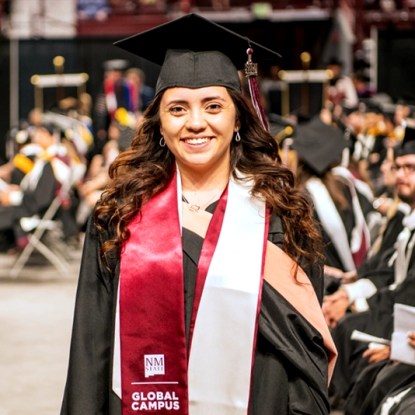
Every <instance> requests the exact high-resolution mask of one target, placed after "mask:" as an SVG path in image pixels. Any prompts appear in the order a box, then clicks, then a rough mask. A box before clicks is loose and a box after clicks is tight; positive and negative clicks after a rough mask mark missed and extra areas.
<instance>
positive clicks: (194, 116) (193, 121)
mask: <svg viewBox="0 0 415 415" xmlns="http://www.w3.org/2000/svg"><path fill="white" fill-rule="evenodd" d="M186 126H187V128H188V129H191V130H201V129H204V128H205V127H206V119H205V117H204V114H203V112H202V111H200V110H192V111H190V112H189V116H188V118H187V122H186Z"/></svg>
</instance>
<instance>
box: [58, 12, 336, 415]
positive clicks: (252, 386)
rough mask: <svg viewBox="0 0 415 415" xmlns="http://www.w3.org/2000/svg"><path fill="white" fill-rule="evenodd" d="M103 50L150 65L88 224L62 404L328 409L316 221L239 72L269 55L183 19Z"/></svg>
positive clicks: (89, 410) (264, 413) (104, 408)
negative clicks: (153, 70)
mask: <svg viewBox="0 0 415 415" xmlns="http://www.w3.org/2000/svg"><path fill="white" fill-rule="evenodd" d="M117 45H119V46H120V47H122V48H124V49H126V50H128V51H131V52H133V53H136V54H139V55H140V56H142V57H144V58H147V59H149V60H151V61H153V62H154V63H158V64H162V67H161V72H160V75H159V79H158V83H157V88H156V96H155V99H154V101H153V102H152V103H151V105H150V106H149V107H148V109H147V111H146V112H145V114H144V118H143V121H142V123H141V124H140V126H139V127H138V129H137V131H136V135H135V137H134V139H133V141H132V144H131V147H130V148H128V149H126V150H124V151H123V152H122V153H120V155H119V156H118V157H117V158H116V159H115V161H114V162H113V164H112V165H111V167H110V170H109V175H110V182H109V184H108V186H107V187H106V189H105V190H104V192H103V194H102V197H101V199H100V201H99V202H98V205H97V206H96V208H95V210H94V213H93V216H91V218H90V220H89V222H88V227H87V230H86V235H85V243H84V253H83V258H82V264H81V271H80V276H79V285H78V290H77V298H76V306H75V317H74V326H73V333H72V342H71V349H70V358H69V371H68V377H67V383H66V388H65V394H64V400H63V404H62V409H61V414H62V415H66V414H71V415H73V414H80V415H81V414H85V415H89V414H101V415H120V414H121V413H123V414H127V413H133V412H135V411H139V412H140V413H144V412H146V411H147V410H148V409H151V410H152V412H154V413H157V414H158V415H167V414H180V415H187V414H190V413H191V414H192V415H197V414H212V415H213V414H220V415H227V414H229V415H230V414H233V415H234V414H241V415H242V414H248V413H249V414H251V415H275V414H278V415H288V414H293V413H307V414H314V415H323V414H324V415H327V414H329V411H330V409H329V403H328V384H329V380H330V373H331V370H332V365H333V363H334V362H335V354H336V352H335V350H334V349H333V348H332V343H331V337H330V333H329V331H328V328H327V324H326V323H325V321H324V317H323V314H322V311H321V306H320V303H319V299H321V297H322V292H323V279H322V264H321V251H320V246H319V242H321V241H320V235H319V232H318V227H317V225H316V223H315V221H314V219H313V216H312V208H311V205H310V203H309V201H308V200H307V199H306V198H304V195H303V194H302V193H301V192H299V191H297V190H296V189H295V187H294V177H293V173H292V172H291V171H290V170H289V169H287V168H286V167H284V166H282V164H281V162H280V158H279V150H278V146H277V143H276V141H275V140H274V138H273V137H272V135H271V134H270V133H269V132H268V131H267V129H266V128H264V127H265V126H266V125H265V124H264V123H263V121H264V119H263V118H262V116H261V115H262V114H261V113H260V112H259V113H258V114H257V113H256V112H255V111H254V110H253V105H252V103H251V102H249V101H248V99H247V97H246V96H245V95H244V94H243V93H242V88H241V83H240V79H239V75H238V73H237V68H238V69H239V68H243V66H244V64H245V63H246V62H247V60H248V59H249V57H250V55H251V53H249V55H248V56H247V55H246V51H247V49H248V48H253V53H254V54H253V56H254V57H255V56H258V57H259V58H260V59H261V58H262V59H266V58H270V59H274V58H276V56H277V55H276V54H275V52H272V51H270V50H268V49H266V48H264V47H262V46H261V45H259V44H256V43H254V42H251V41H249V40H248V39H247V38H245V37H242V36H239V35H238V34H236V33H234V32H232V31H229V30H228V29H225V28H223V27H222V26H220V25H217V24H215V23H213V22H211V21H209V20H206V19H204V18H203V17H201V16H198V15H194V14H190V15H185V16H183V17H181V18H179V19H176V20H173V21H172V22H169V23H166V24H164V25H161V26H157V27H156V28H154V29H151V30H148V31H146V32H143V33H140V34H138V35H135V36H132V37H130V38H128V39H125V40H123V41H120V42H118V43H117ZM248 50H249V51H250V52H252V50H250V49H248ZM163 62H164V63H163ZM248 69H252V62H250V63H249V65H248ZM248 76H250V77H252V76H254V74H253V73H252V72H249V73H248ZM255 80H256V79H251V78H250V79H248V82H250V83H251V84H252V86H253V88H254V87H255V85H254V84H255V82H254V81H255ZM255 97H256V95H255V94H254V98H255ZM263 265H264V267H263ZM206 333H209V335H208V336H207V335H206Z"/></svg>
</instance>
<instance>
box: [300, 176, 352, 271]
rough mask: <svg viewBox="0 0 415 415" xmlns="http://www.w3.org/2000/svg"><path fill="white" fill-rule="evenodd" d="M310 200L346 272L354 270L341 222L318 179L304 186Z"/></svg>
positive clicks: (309, 181)
mask: <svg viewBox="0 0 415 415" xmlns="http://www.w3.org/2000/svg"><path fill="white" fill-rule="evenodd" d="M305 187H306V189H307V190H308V192H309V194H310V196H311V198H312V199H313V203H314V208H315V210H316V212H317V215H318V217H319V220H320V223H321V225H322V226H323V228H324V229H325V231H326V232H327V234H328V235H329V237H330V240H331V242H332V244H333V245H334V247H335V249H336V252H337V253H338V254H339V257H340V260H341V262H342V264H343V267H344V269H345V270H346V271H353V270H355V269H356V264H355V261H354V258H353V253H352V250H351V247H350V243H349V240H348V238H347V233H346V229H345V228H344V223H343V220H342V218H341V216H340V214H339V212H338V211H337V209H336V206H335V205H334V202H333V199H332V198H331V196H330V194H329V192H328V190H327V188H326V186H325V185H324V184H323V182H322V181H321V180H320V179H318V178H314V177H313V178H311V179H310V180H308V181H307V183H306V185H305Z"/></svg>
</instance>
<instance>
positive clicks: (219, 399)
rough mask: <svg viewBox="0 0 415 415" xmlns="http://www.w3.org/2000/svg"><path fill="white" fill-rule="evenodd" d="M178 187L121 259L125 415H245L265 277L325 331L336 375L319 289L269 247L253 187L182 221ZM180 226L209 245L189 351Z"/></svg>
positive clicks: (145, 214) (144, 221)
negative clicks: (217, 414) (319, 301)
mask: <svg viewBox="0 0 415 415" xmlns="http://www.w3.org/2000/svg"><path fill="white" fill-rule="evenodd" d="M178 179H179V177H178ZM178 181H179V180H178ZM176 183H177V180H176V179H173V180H172V181H171V182H170V184H169V186H168V187H167V188H166V189H165V190H164V191H163V192H161V193H160V194H158V195H157V196H155V197H154V198H153V199H152V200H151V201H149V202H148V203H146V204H145V205H144V206H143V208H142V210H141V212H140V215H138V216H137V217H136V218H135V219H134V220H133V221H132V223H131V224H130V226H129V229H130V231H131V237H130V239H129V240H128V242H127V243H126V244H125V247H124V250H123V252H122V255H121V268H120V288H119V315H120V317H118V313H117V317H116V329H115V332H116V338H115V347H114V349H115V351H114V369H113V370H114V373H113V376H114V378H113V383H114V384H113V389H114V391H116V393H117V392H118V394H119V396H121V390H120V389H119V383H122V402H123V415H126V414H134V413H140V414H146V413H157V414H160V415H164V414H178V415H187V414H189V413H191V414H192V415H204V414H213V413H220V414H221V415H226V414H233V415H234V414H238V415H239V414H241V415H242V414H244V415H246V414H247V411H248V406H249V392H250V384H251V372H252V365H253V355H254V350H255V340H256V331H257V319H258V313H259V304H260V293H261V289H262V275H265V278H266V279H267V281H268V282H269V283H270V284H271V285H273V286H274V288H276V289H278V291H279V292H280V293H281V294H282V295H283V296H284V297H285V298H286V299H287V300H288V301H289V302H290V303H291V304H293V306H294V307H295V308H297V310H299V312H300V314H302V315H303V316H304V317H305V318H306V319H307V320H308V321H309V322H310V323H311V324H312V325H313V326H314V327H316V328H317V329H318V330H319V331H320V333H321V334H322V336H323V339H324V341H325V344H326V347H327V349H328V355H330V366H329V377H330V376H331V373H332V369H333V365H334V362H335V356H336V349H335V347H334V344H333V342H332V340H331V336H330V333H329V331H328V328H327V325H326V323H325V321H324V318H323V315H322V313H321V308H320V305H319V303H318V300H317V297H316V295H315V292H314V289H313V287H312V285H311V283H310V281H309V279H308V277H307V276H306V275H305V274H304V272H302V270H301V269H298V270H297V275H296V276H295V277H294V272H293V271H294V265H295V264H294V263H293V261H292V260H291V258H290V257H289V256H288V255H286V254H285V253H284V252H283V251H282V250H281V249H279V248H278V247H276V246H275V245H273V244H271V243H269V242H267V234H268V220H267V215H266V213H265V204H264V203H263V202H260V201H258V200H257V199H254V198H252V197H251V196H250V194H249V191H250V185H249V184H240V183H235V182H233V181H231V182H230V183H229V187H228V191H227V192H225V193H224V194H223V195H222V197H221V199H220V201H219V203H218V206H217V208H216V210H215V213H214V215H213V216H212V215H211V214H209V213H208V212H198V213H197V214H196V215H195V214H190V213H189V212H188V211H187V210H186V209H184V210H183V217H181V214H182V210H181V208H180V209H175V208H174V206H180V207H181V190H180V181H179V186H178V189H177V187H176ZM172 207H173V208H172ZM199 214H200V217H199ZM181 219H182V220H183V224H184V226H185V227H186V228H188V229H190V230H192V231H194V232H196V233H197V234H199V235H200V236H202V237H204V238H205V240H204V243H203V248H202V252H201V256H200V260H199V266H198V278H197V285H196V288H195V300H194V309H193V315H192V322H191V332H190V340H189V349H186V340H185V325H184V313H185V312H184V294H183V293H184V288H183V268H182V264H183V259H182V242H181V234H180V229H181V225H180V221H181ZM265 248H266V251H267V255H266V256H267V258H266V259H265V257H264V255H265ZM275 270H278V272H275ZM149 276H151V278H149ZM296 278H297V280H296ZM118 318H119V321H118ZM118 336H119V337H120V342H118V341H117V338H118ZM235 339H236V341H235ZM218 345H219V346H218ZM120 349H121V350H120ZM120 372H121V373H120ZM120 379H121V382H119V380H120Z"/></svg>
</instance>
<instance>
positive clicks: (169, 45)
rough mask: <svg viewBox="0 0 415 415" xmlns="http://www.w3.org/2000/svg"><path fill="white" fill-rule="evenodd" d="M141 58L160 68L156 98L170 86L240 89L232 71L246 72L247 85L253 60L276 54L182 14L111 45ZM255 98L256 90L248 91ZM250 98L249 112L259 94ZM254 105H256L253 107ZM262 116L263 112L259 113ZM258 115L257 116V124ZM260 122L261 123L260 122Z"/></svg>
mask: <svg viewBox="0 0 415 415" xmlns="http://www.w3.org/2000/svg"><path fill="white" fill-rule="evenodd" d="M114 44H115V45H116V46H118V47H120V48H122V49H124V50H126V51H128V52H131V53H133V54H135V55H137V56H140V57H141V58H144V59H147V60H149V61H150V62H153V63H155V64H158V65H162V67H161V71H160V75H159V78H158V81H157V85H156V95H157V94H159V93H160V92H162V91H164V90H165V89H167V88H170V87H185V88H202V87H206V86H213V85H215V86H224V87H228V88H231V89H234V90H239V91H240V90H241V83H240V79H239V75H238V72H237V70H240V69H243V68H248V69H249V70H250V71H251V70H252V72H250V73H248V74H246V75H247V77H248V81H249V80H250V79H251V77H253V78H255V79H256V74H255V73H254V72H255V69H256V68H255V64H253V62H252V61H251V62H250V63H251V64H252V65H249V66H248V67H247V66H246V64H247V61H250V56H249V55H248V54H247V50H248V49H251V50H250V52H253V53H252V55H253V57H254V59H255V60H257V61H265V60H274V61H275V60H276V59H277V58H279V57H280V55H279V54H278V53H276V52H274V51H272V50H271V49H268V48H266V47H264V46H262V45H260V44H258V43H255V42H253V41H251V40H249V39H248V38H247V37H244V36H241V35H239V34H238V33H236V32H233V31H231V30H229V29H227V28H225V27H223V26H221V25H219V24H217V23H215V22H212V21H211V20H208V19H206V18H204V17H202V16H200V15H198V14H194V13H191V14H187V15H185V16H182V17H180V18H178V19H175V20H172V21H170V22H168V23H164V24H162V25H159V26H156V27H155V28H152V29H150V30H147V31H144V32H141V33H138V34H136V35H133V36H130V37H128V38H125V39H121V40H119V41H117V42H115V43H114ZM254 92H255V93H257V91H254ZM252 95H253V91H252V90H251V98H252V99H253V104H254V107H255V108H256V110H257V113H258V111H260V112H261V108H257V105H260V104H259V99H258V98H259V94H258V96H256V97H254V96H252ZM256 101H258V102H256ZM262 111H263V110H262ZM261 115H262V116H263V114H258V116H259V117H260V119H261ZM261 121H262V120H261Z"/></svg>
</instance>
